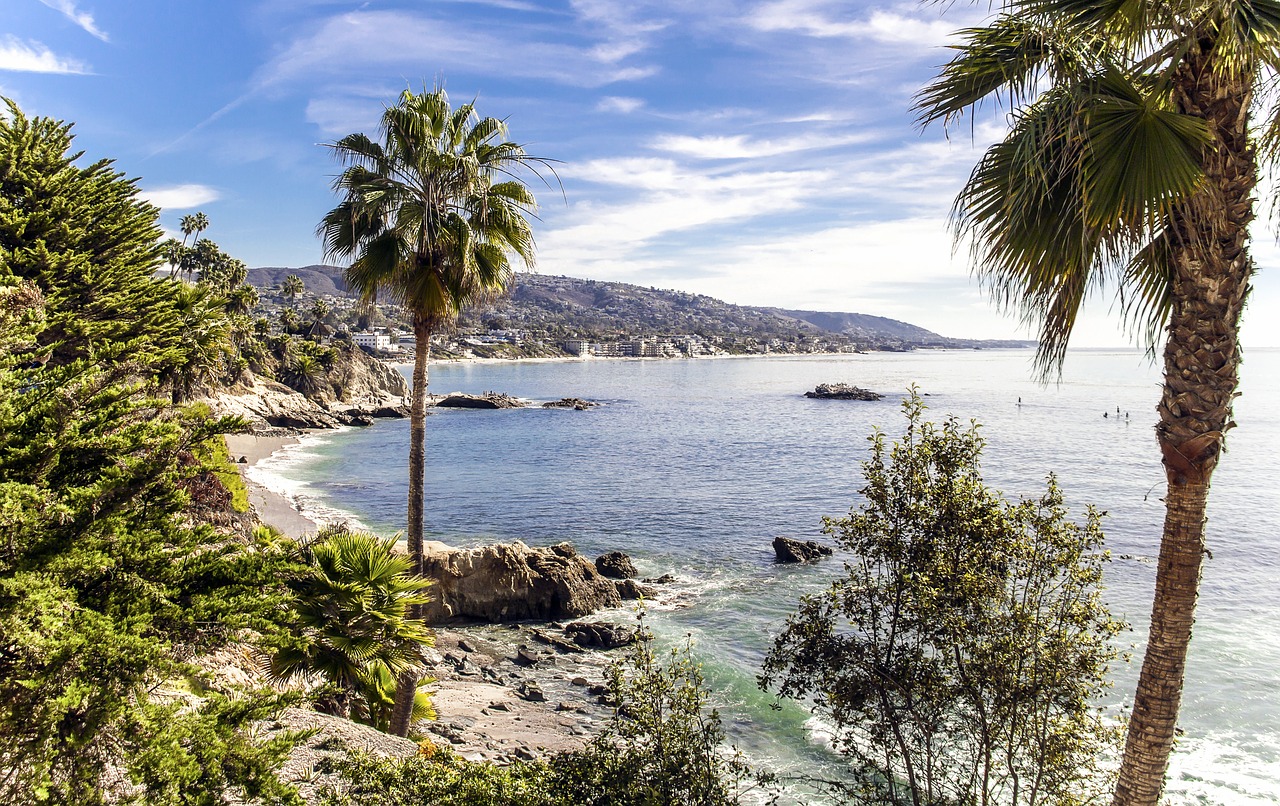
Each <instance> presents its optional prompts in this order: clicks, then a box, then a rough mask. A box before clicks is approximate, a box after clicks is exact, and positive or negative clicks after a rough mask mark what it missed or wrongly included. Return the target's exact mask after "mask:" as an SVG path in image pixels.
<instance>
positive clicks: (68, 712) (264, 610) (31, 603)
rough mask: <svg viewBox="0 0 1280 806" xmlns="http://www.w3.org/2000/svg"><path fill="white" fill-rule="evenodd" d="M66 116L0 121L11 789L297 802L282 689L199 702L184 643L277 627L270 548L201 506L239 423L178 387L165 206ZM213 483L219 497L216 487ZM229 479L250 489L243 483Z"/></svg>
mask: <svg viewBox="0 0 1280 806" xmlns="http://www.w3.org/2000/svg"><path fill="white" fill-rule="evenodd" d="M77 158H78V154H76V153H75V152H73V151H72V137H71V133H70V127H69V126H67V125H66V124H63V123H60V122H57V121H52V120H48V119H44V118H28V117H26V116H25V115H24V114H23V113H22V112H21V110H19V109H18V108H17V107H16V106H15V105H13V104H9V106H8V114H7V117H5V118H3V119H0V177H2V178H0V296H2V297H3V304H0V312H2V313H0V524H3V530H4V534H5V539H4V541H3V544H2V545H0V636H3V638H2V639H0V800H3V801H4V802H5V803H16V804H22V803H73V802H74V803H80V804H95V803H104V802H120V801H125V800H128V799H134V800H143V801H145V802H148V803H163V804H168V803H190V802H197V801H199V800H201V799H205V800H207V801H208V802H214V801H215V800H216V799H220V798H221V797H222V794H223V793H237V794H238V795H239V796H241V797H253V798H260V799H261V800H262V801H263V802H266V803H284V802H290V801H291V800H292V796H291V795H290V789H289V788H288V787H285V786H283V785H282V784H280V783H279V782H278V781H277V780H276V779H275V778H274V776H273V775H272V774H271V770H272V769H273V768H274V767H275V766H277V765H278V764H279V762H280V760H281V759H282V758H283V756H284V754H285V753H286V752H287V751H288V747H289V745H290V741H289V740H288V737H281V738H279V739H278V740H272V741H268V742H265V743H259V742H256V741H254V740H252V739H251V738H249V734H248V733H247V732H246V730H245V729H246V728H247V726H249V725H251V724H253V723H254V722H256V721H257V720H260V719H263V718H265V717H267V716H269V715H270V714H272V713H273V712H275V711H277V710H278V709H279V708H280V707H282V706H283V704H284V701H283V699H282V698H281V697H280V696H279V695H277V694H273V693H267V694H260V695H253V696H249V697H245V698H239V699H234V698H228V697H226V696H224V695H222V694H218V693H210V694H209V696H207V697H205V698H203V699H202V700H200V701H199V702H198V703H193V704H189V703H187V702H186V701H185V699H184V698H183V697H182V696H181V693H180V692H181V690H182V687H183V681H184V680H186V679H188V678H193V677H196V676H197V671H196V670H195V668H194V667H193V666H192V665H191V664H190V663H189V662H188V661H189V659H190V658H191V657H192V656H193V655H196V654H201V653H207V652H211V651H213V650H216V649H218V648H220V647H223V646H226V645H227V644H229V643H230V642H232V641H235V640H236V638H237V636H239V635H241V634H243V633H244V632H245V631H253V632H257V633H259V634H263V635H267V634H271V633H273V632H274V631H275V627H274V622H273V614H274V612H275V611H276V609H277V608H278V607H280V606H281V605H282V604H283V602H284V601H285V598H286V595H287V593H286V591H285V590H284V589H283V588H282V587H281V585H280V583H279V581H278V576H279V575H278V573H277V572H278V570H279V569H278V568H277V567H276V566H275V564H274V562H273V561H272V559H271V555H270V554H269V553H264V552H261V551H259V547H258V546H257V545H255V544H254V543H253V542H252V541H251V540H237V539H233V538H232V537H231V536H229V535H227V534H223V533H219V532H217V531H215V530H214V529H213V528H212V527H210V526H209V525H207V524H205V523H202V522H201V521H200V520H199V518H198V517H197V516H196V514H195V513H194V512H193V511H192V510H191V505H192V504H193V502H194V501H195V500H196V499H197V498H198V497H199V496H197V495H195V494H193V492H194V491H193V486H192V485H193V484H194V483H195V482H196V481H197V480H198V479H200V478H201V477H202V476H203V477H204V483H205V484H216V480H215V481H210V477H211V476H212V474H208V473H205V472H204V471H205V470H206V468H205V467H203V466H202V463H204V462H208V463H212V464H213V467H212V468H211V469H213V470H216V471H223V470H226V469H228V468H227V467H226V465H221V464H220V462H219V458H220V456H221V455H223V454H220V453H219V452H218V451H217V450H216V448H213V447H210V446H211V444H212V443H214V442H216V441H218V440H221V438H222V437H221V435H222V434H223V433H225V432H227V431H229V430H232V429H234V428H235V427H237V423H235V422H234V421H230V420H228V419H223V418H210V417H209V416H208V412H207V410H200V409H198V408H190V407H182V406H175V405H173V403H172V400H171V396H169V395H167V394H165V393H166V392H167V390H168V389H173V388H177V387H176V386H175V385H174V384H173V382H172V381H171V380H170V379H171V378H172V377H174V375H175V373H181V372H182V371H183V370H184V368H187V367H190V366H192V365H193V364H196V363H198V362H199V361H200V360H202V359H201V358H200V357H199V356H197V355H194V354H193V353H196V352H198V351H200V350H201V349H203V348H202V346H201V345H200V344H198V343H195V342H193V341H191V340H189V339H186V338H184V335H185V334H184V329H185V327H186V326H187V319H186V318H185V316H184V313H185V308H184V305H185V299H184V297H183V293H185V292H183V291H182V289H181V286H180V284H177V283H175V282H173V281H171V280H156V279H153V278H152V272H153V271H154V270H155V269H156V268H158V267H159V265H160V261H161V249H160V243H159V236H160V231H159V229H158V228H157V227H156V224H155V222H156V210H155V208H153V207H150V206H149V205H147V204H145V203H144V202H142V201H141V200H140V199H139V198H138V195H137V189H136V188H135V186H134V184H133V182H132V181H130V180H128V179H126V178H125V177H124V176H123V175H122V174H120V173H118V172H116V171H115V170H114V169H113V167H112V165H111V163H110V162H109V161H99V162H94V163H92V164H90V165H88V166H87V167H80V166H78V165H77V164H76V161H77ZM217 497H218V496H216V495H212V496H208V498H212V499H216V498H217ZM227 498H233V496H232V495H227Z"/></svg>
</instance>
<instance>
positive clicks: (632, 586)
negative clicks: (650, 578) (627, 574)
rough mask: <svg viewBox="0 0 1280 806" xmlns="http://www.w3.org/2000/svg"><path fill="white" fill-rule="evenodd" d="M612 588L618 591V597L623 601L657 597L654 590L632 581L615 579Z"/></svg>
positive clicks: (656, 592)
mask: <svg viewBox="0 0 1280 806" xmlns="http://www.w3.org/2000/svg"><path fill="white" fill-rule="evenodd" d="M613 586H614V587H615V588H617V589H618V596H620V597H622V598H623V599H652V598H653V597H655V596H657V595H658V591H657V590H656V589H655V588H651V587H649V586H648V585H641V584H640V583H639V582H636V581H635V580H634V579H617V580H614V582H613Z"/></svg>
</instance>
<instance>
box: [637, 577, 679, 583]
mask: <svg viewBox="0 0 1280 806" xmlns="http://www.w3.org/2000/svg"><path fill="white" fill-rule="evenodd" d="M640 581H641V582H644V583H646V584H650V585H670V584H671V583H673V582H675V581H676V576H675V574H663V575H662V576H660V577H645V578H644V579H642V580H640Z"/></svg>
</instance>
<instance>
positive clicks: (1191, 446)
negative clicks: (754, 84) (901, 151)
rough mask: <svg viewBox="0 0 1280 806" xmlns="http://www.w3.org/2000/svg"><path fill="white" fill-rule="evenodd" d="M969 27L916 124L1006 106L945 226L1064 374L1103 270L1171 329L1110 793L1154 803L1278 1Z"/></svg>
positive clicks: (1279, 62) (1168, 744) (1243, 269)
mask: <svg viewBox="0 0 1280 806" xmlns="http://www.w3.org/2000/svg"><path fill="white" fill-rule="evenodd" d="M962 33H963V37H964V40H963V43H962V44H961V45H959V46H958V47H957V55H956V56H955V58H954V59H953V60H952V61H951V62H950V63H949V64H947V65H946V66H945V67H944V69H943V71H942V74H941V75H940V77H939V78H938V79H937V80H936V81H935V82H934V83H933V84H931V85H930V86H928V87H926V88H925V90H924V91H923V92H922V93H921V95H920V97H919V107H918V108H919V110H920V119H921V120H922V121H923V122H926V123H927V122H932V121H945V122H951V121H952V120H953V119H954V118H955V117H956V116H958V115H960V114H961V113H963V112H964V111H966V110H968V109H970V108H972V107H974V106H975V105H977V104H979V103H981V102H982V101H983V100H986V99H994V100H996V101H997V102H1002V103H1007V104H1009V106H1010V107H1011V108H1013V110H1014V111H1013V113H1012V115H1011V125H1010V130H1009V133H1008V135H1007V136H1006V137H1005V139H1004V140H1003V141H1002V142H1000V143H997V144H996V145H994V146H992V147H991V148H990V149H989V150H988V151H987V153H986V155H985V156H984V157H983V158H982V160H981V161H980V162H979V164H978V165H977V167H976V168H975V169H974V170H973V173H972V175H971V176H970V178H969V182H968V184H967V185H966V186H965V188H964V190H963V191H961V193H960V196H959V198H958V199H957V201H956V205H955V208H954V221H955V226H956V231H957V235H958V236H959V237H960V238H969V239H970V240H971V241H972V243H973V253H974V259H975V265H976V267H977V272H978V276H979V277H980V279H981V280H982V281H983V282H984V283H985V284H986V285H987V287H988V288H989V289H990V290H991V291H992V293H993V295H994V297H995V298H996V300H997V301H998V302H1000V303H1002V304H1003V305H1005V306H1007V307H1009V308H1012V309H1014V310H1017V311H1019V312H1021V313H1022V315H1023V316H1024V317H1025V318H1026V319H1027V320H1028V321H1029V322H1034V323H1036V324H1038V325H1039V327H1040V350H1039V352H1038V354H1037V364H1038V368H1039V370H1040V372H1041V373H1042V374H1043V375H1045V376H1047V375H1049V374H1051V373H1052V372H1053V371H1055V370H1057V369H1060V367H1061V364H1062V361H1063V359H1064V355H1065V349H1066V345H1067V342H1068V339H1069V338H1070V335H1071V331H1072V329H1073V327H1074V325H1075V322H1076V318H1077V315H1078V313H1079V311H1080V308H1081V305H1082V304H1083V302H1084V300H1085V299H1086V297H1088V296H1089V295H1090V294H1091V293H1094V292H1097V291H1099V290H1101V289H1103V288H1105V287H1106V286H1108V285H1111V286H1114V287H1115V288H1116V290H1117V292H1118V297H1119V302H1120V307H1121V310H1122V311H1123V313H1124V315H1125V316H1126V318H1127V320H1128V324H1129V325H1130V326H1131V327H1132V328H1134V329H1135V330H1137V331H1138V332H1139V333H1140V334H1141V335H1143V336H1144V337H1145V338H1146V339H1147V340H1148V341H1149V343H1152V344H1154V343H1155V342H1156V340H1157V339H1158V337H1159V336H1160V334H1161V332H1162V331H1163V332H1165V333H1166V334H1167V339H1166V342H1165V348H1164V368H1165V384H1164V391H1163V396H1162V400H1161V402H1160V405H1159V407H1158V412H1159V415H1160V423H1159V425H1158V426H1157V429H1156V431H1157V437H1158V440H1159V444H1160V448H1161V453H1162V456H1163V459H1164V465H1165V471H1166V477H1167V480H1168V492H1167V494H1166V497H1165V501H1166V508H1167V514H1166V519H1165V526H1164V534H1163V538H1162V542H1161V556H1160V563H1159V569H1158V573H1157V580H1156V596H1155V602H1154V605H1153V608H1152V623H1151V635H1150V640H1149V642H1148V646H1147V651H1146V658H1145V660H1144V664H1143V670H1142V675H1141V678H1140V680H1139V684H1138V690H1137V695H1136V697H1135V700H1134V708H1133V716H1132V718H1131V721H1130V731H1129V741H1128V745H1127V746H1126V750H1125V758H1124V762H1123V764H1122V766H1121V770H1120V773H1119V782H1118V784H1117V787H1116V794H1115V801H1114V802H1115V803H1116V804H1137V803H1142V804H1154V803H1156V802H1157V801H1158V800H1159V797H1160V794H1161V791H1162V788H1163V779H1164V773H1165V769H1166V767H1167V763H1168V757H1169V753H1170V750H1171V748H1172V745H1173V737H1174V734H1175V728H1176V721H1177V714H1178V708H1179V703H1180V699H1181V692H1182V681H1183V674H1184V669H1185V661H1186V651H1187V647H1188V644H1189V642H1190V637H1191V624H1192V622H1193V620H1194V611H1195V602H1196V596H1197V591H1198V585H1199V577H1200V566H1201V559H1202V557H1203V556H1204V552H1205V546H1204V523H1205V506H1206V502H1207V498H1208V489H1209V477H1210V475H1211V474H1212V472H1213V469H1214V467H1215V466H1216V464H1217V461H1218V457H1219V455H1220V453H1221V450H1222V444H1223V434H1224V433H1225V432H1226V431H1227V430H1228V429H1230V428H1231V427H1232V426H1233V425H1234V422H1232V420H1231V401H1232V399H1233V398H1234V396H1235V389H1236V386H1237V375H1236V370H1237V366H1238V364H1239V361H1240V355H1239V333H1238V328H1239V321H1240V313H1241V310H1242V309H1243V306H1244V301H1245V298H1246V296H1247V295H1248V291H1249V278H1250V276H1251V275H1252V273H1253V270H1254V264H1253V261H1252V258H1251V257H1250V256H1249V252H1248V240H1249V231H1248V226H1249V223H1250V222H1251V221H1252V220H1253V217H1254V213H1253V208H1254V199H1253V191H1254V187H1255V185H1256V184H1257V159H1258V153H1259V152H1258V149H1259V147H1260V148H1261V151H1262V153H1264V154H1265V155H1267V156H1268V157H1269V158H1274V157H1275V156H1277V155H1278V154H1280V149H1278V148H1277V145H1280V139H1277V138H1278V136H1280V116H1278V115H1277V108H1276V107H1275V106H1267V104H1268V103H1273V102H1274V99H1275V95H1274V93H1266V92H1263V90H1264V89H1265V87H1264V86H1263V83H1264V82H1265V81H1266V80H1268V79H1267V77H1268V76H1269V75H1274V73H1275V71H1276V68H1277V67H1278V66H1280V2H1276V0H1213V2H1209V1H1208V0H1172V1H1169V0H1156V2H1151V3H1138V4H1134V3H1128V2H1124V1H1123V0H1005V2H1003V3H1002V4H1000V13H999V14H998V15H997V16H996V17H995V19H994V21H992V22H991V23H990V24H989V25H987V26H985V27H983V28H976V29H971V30H967V31H964V32H962ZM1255 112H1260V113H1261V114H1262V115H1263V117H1264V120H1265V121H1266V122H1265V124H1264V127H1263V129H1262V132H1261V134H1262V136H1261V138H1256V137H1255V135H1257V134H1258V132H1255V131H1254V129H1253V128H1252V125H1251V123H1250V116H1251V115H1252V114H1253V113H1255Z"/></svg>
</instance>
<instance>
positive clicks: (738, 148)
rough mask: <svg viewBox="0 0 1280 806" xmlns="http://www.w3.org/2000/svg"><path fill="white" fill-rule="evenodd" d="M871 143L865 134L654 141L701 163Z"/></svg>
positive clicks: (663, 148) (679, 137)
mask: <svg viewBox="0 0 1280 806" xmlns="http://www.w3.org/2000/svg"><path fill="white" fill-rule="evenodd" d="M867 139H868V136H867V135H864V134H846V135H840V136H835V137H833V136H830V135H826V134H822V133H820V132H814V133H811V134H805V135H800V136H796V137H788V138H783V139H777V140H753V139H750V138H748V137H747V136H746V135H742V134H735V135H715V136H710V137H691V136H688V135H670V134H664V135H660V136H659V137H658V138H657V139H655V140H654V142H653V147H654V148H656V149H658V150H659V151H668V152H671V153H674V154H683V155H685V156H690V157H695V158H697V159H707V160H724V159H756V158H759V157H776V156H778V155H780V154H791V153H795V152H798V151H809V150H812V149H815V148H836V147H839V146H847V145H852V144H854V143H858V142H864V141H866V140H867Z"/></svg>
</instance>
